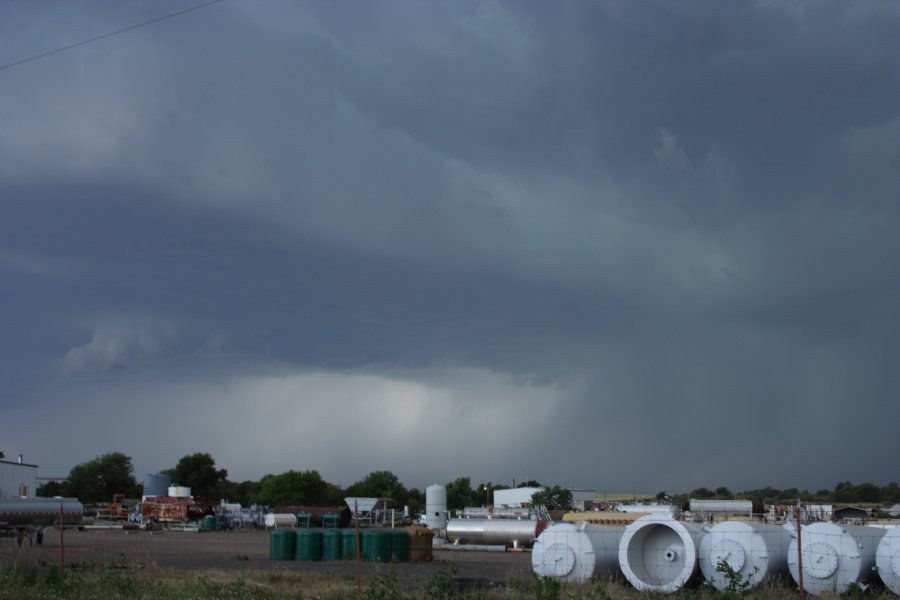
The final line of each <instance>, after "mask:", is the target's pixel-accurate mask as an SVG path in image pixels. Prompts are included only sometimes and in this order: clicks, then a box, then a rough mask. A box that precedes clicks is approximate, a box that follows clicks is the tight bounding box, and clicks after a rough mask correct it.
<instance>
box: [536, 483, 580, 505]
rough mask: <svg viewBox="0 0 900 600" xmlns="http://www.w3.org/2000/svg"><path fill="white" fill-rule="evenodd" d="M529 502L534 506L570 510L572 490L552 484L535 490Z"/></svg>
mask: <svg viewBox="0 0 900 600" xmlns="http://www.w3.org/2000/svg"><path fill="white" fill-rule="evenodd" d="M531 504H532V505H534V506H543V507H544V508H546V509H547V510H571V509H572V491H571V490H569V489H567V488H564V487H560V486H558V485H554V486H553V487H548V488H545V489H544V490H543V491H540V492H535V494H534V496H532V497H531Z"/></svg>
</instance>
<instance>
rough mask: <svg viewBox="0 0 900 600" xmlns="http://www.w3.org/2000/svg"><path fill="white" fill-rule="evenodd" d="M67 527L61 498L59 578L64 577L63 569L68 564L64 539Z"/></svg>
mask: <svg viewBox="0 0 900 600" xmlns="http://www.w3.org/2000/svg"><path fill="white" fill-rule="evenodd" d="M65 529H66V521H65V512H64V511H63V499H62V498H60V499H59V578H60V579H62V576H63V569H64V568H65V565H66V559H65V546H66V545H65V543H64V541H63V531H65Z"/></svg>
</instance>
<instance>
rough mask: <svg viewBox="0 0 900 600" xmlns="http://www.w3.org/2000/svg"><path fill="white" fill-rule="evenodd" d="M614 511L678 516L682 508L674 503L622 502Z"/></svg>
mask: <svg viewBox="0 0 900 600" xmlns="http://www.w3.org/2000/svg"><path fill="white" fill-rule="evenodd" d="M613 511H614V512H622V513H647V514H662V515H666V516H669V517H672V518H674V517H677V516H678V515H680V514H681V509H679V508H678V507H677V506H674V505H672V504H658V503H653V502H622V503H620V504H616V505H615V507H613Z"/></svg>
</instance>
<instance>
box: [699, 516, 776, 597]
mask: <svg viewBox="0 0 900 600" xmlns="http://www.w3.org/2000/svg"><path fill="white" fill-rule="evenodd" d="M790 544H791V532H790V531H788V530H787V529H785V528H784V527H781V526H780V525H770V524H768V523H757V522H755V521H724V522H722V523H718V524H716V525H714V526H712V527H711V528H710V529H709V530H708V531H707V532H706V535H704V536H703V537H702V538H701V540H700V550H699V554H698V557H699V560H700V571H701V572H702V573H703V577H705V578H706V580H707V581H708V582H710V583H711V584H712V585H713V586H714V587H715V588H716V589H718V590H725V589H726V588H728V586H729V585H730V584H731V582H730V581H729V580H728V577H726V574H725V573H722V572H721V571H718V570H717V567H718V566H719V564H720V563H722V562H725V563H727V564H728V566H729V567H731V569H732V570H733V571H734V572H735V573H736V574H737V575H739V576H740V578H741V580H742V581H744V582H746V583H747V588H748V589H750V588H754V587H756V586H757V585H759V584H760V583H762V581H763V580H764V579H765V578H766V577H767V576H769V575H777V574H786V573H787V571H788V565H787V552H788V547H789V546H790Z"/></svg>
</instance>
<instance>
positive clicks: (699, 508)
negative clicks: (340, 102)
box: [689, 498, 753, 517]
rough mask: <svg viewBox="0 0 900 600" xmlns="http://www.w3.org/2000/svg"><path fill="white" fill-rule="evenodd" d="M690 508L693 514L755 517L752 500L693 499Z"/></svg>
mask: <svg viewBox="0 0 900 600" xmlns="http://www.w3.org/2000/svg"><path fill="white" fill-rule="evenodd" d="M689 506H690V508H691V512H692V513H693V514H707V515H709V514H728V515H747V516H748V517H750V516H753V502H752V501H751V500H698V499H695V498H691V501H690V505H689Z"/></svg>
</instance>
